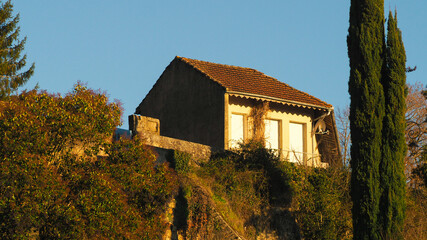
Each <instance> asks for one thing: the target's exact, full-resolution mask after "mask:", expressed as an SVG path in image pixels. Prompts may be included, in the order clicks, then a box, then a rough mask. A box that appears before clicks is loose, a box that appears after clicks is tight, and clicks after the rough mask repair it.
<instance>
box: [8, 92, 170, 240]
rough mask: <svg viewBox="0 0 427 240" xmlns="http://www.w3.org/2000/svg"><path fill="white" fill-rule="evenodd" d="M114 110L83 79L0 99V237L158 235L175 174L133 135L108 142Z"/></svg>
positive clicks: (117, 109) (116, 113) (117, 118)
mask: <svg viewBox="0 0 427 240" xmlns="http://www.w3.org/2000/svg"><path fill="white" fill-rule="evenodd" d="M120 112H121V111H120V106H119V104H118V103H111V102H109V101H108V98H107V97H106V95H105V94H103V93H101V92H97V91H93V90H90V89H87V88H86V87H85V86H83V85H81V84H77V85H76V86H75V88H74V90H73V91H71V92H70V93H68V94H67V95H65V96H64V97H62V96H60V95H55V94H49V93H46V92H43V91H41V92H40V91H36V90H33V91H28V92H23V93H22V94H20V95H18V96H11V97H10V98H9V99H8V100H7V101H2V102H0V132H1V135H0V145H1V151H0V164H1V168H0V238H1V239H21V238H41V239H58V238H61V239H78V238H82V239H123V238H126V239H156V238H160V235H161V234H162V232H164V229H165V227H166V225H165V223H164V221H163V219H162V216H163V212H164V208H165V203H166V202H167V200H168V199H169V198H171V196H172V195H173V193H174V192H175V191H176V175H175V174H174V172H173V171H172V170H170V168H169V167H168V166H167V165H165V164H163V165H157V166H156V164H155V161H156V156H155V155H154V154H153V152H152V151H151V150H150V149H148V148H147V147H146V146H144V145H143V144H142V143H140V142H138V141H131V140H121V141H118V142H114V143H111V141H110V139H111V136H112V133H113V130H114V128H115V127H116V126H117V125H118V124H119V123H120ZM101 150H102V151H103V152H105V153H107V154H104V155H103V156H102V157H100V156H99V155H98V153H99V152H100V151H101Z"/></svg>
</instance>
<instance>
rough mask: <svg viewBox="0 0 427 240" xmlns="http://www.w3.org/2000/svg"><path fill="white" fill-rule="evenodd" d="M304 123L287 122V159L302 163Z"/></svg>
mask: <svg viewBox="0 0 427 240" xmlns="http://www.w3.org/2000/svg"><path fill="white" fill-rule="evenodd" d="M303 135H304V125H303V124H300V123H289V150H290V152H289V161H291V162H299V163H303V161H304V159H303V157H304V155H303V152H304V138H303Z"/></svg>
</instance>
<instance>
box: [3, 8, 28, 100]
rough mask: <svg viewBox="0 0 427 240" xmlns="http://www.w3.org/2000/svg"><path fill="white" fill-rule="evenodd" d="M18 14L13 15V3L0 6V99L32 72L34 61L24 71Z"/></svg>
mask: <svg viewBox="0 0 427 240" xmlns="http://www.w3.org/2000/svg"><path fill="white" fill-rule="evenodd" d="M18 23H19V14H17V15H16V16H13V5H12V3H11V1H10V0H9V1H7V2H5V3H3V4H2V5H1V6H0V99H4V98H5V97H7V96H9V95H10V94H11V93H12V92H13V91H15V90H17V89H18V87H20V86H22V85H23V84H25V83H26V82H27V81H28V79H29V78H30V77H31V76H32V75H33V73H34V63H33V64H32V65H31V67H30V68H28V69H27V70H25V71H21V70H22V69H23V67H25V65H26V59H27V55H25V54H24V55H23V56H22V57H21V52H22V50H24V46H25V42H26V38H24V39H23V40H19V30H20V28H19V26H18Z"/></svg>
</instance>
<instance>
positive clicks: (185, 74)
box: [135, 56, 340, 166]
mask: <svg viewBox="0 0 427 240" xmlns="http://www.w3.org/2000/svg"><path fill="white" fill-rule="evenodd" d="M260 112H261V113H262V117H261V118H260V117H259V116H258V115H256V114H258V113H260ZM135 114H139V115H142V116H146V117H150V118H154V119H158V120H159V122H160V124H159V125H160V129H159V130H160V134H161V135H162V136H166V137H170V138H176V139H181V140H185V141H189V142H194V143H199V144H203V145H208V146H211V147H212V148H214V149H230V148H235V147H238V144H237V143H238V142H243V141H248V140H249V139H251V138H254V137H255V136H258V135H259V133H260V132H261V133H262V134H261V135H262V139H263V141H265V145H266V147H268V148H271V149H274V150H275V151H277V152H278V154H280V155H281V156H282V157H283V158H285V159H287V160H289V161H293V162H300V163H304V164H307V165H311V166H313V165H314V166H323V165H326V164H327V163H329V164H330V163H332V162H334V161H336V162H337V163H338V162H340V161H339V158H340V149H339V142H338V135H337V134H338V133H337V130H336V124H335V117H334V108H333V106H332V105H330V104H328V103H326V102H324V101H322V100H320V99H318V98H315V97H313V96H311V95H309V94H307V93H305V92H302V91H299V90H297V89H295V88H293V87H291V86H289V85H287V84H285V83H283V82H280V81H278V80H277V79H275V78H272V77H270V76H267V75H265V74H263V73H262V72H259V71H257V70H255V69H251V68H245V67H237V66H230V65H224V64H217V63H212V62H206V61H200V60H195V59H189V58H184V57H179V56H177V57H175V59H173V61H172V62H171V63H170V64H169V66H167V67H166V69H165V70H164V72H163V73H162V75H161V76H160V78H159V79H158V80H157V82H156V83H155V84H154V86H153V88H152V89H151V90H150V91H149V93H148V94H147V96H146V97H145V98H144V99H143V100H142V102H141V103H140V104H139V106H138V107H137V108H136V111H135ZM257 116H258V117H257ZM257 119H258V120H257ZM257 132H258V133H257Z"/></svg>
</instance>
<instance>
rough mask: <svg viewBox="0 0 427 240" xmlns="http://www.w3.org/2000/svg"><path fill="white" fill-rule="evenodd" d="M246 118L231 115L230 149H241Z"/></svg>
mask: <svg viewBox="0 0 427 240" xmlns="http://www.w3.org/2000/svg"><path fill="white" fill-rule="evenodd" d="M243 120H244V116H243V115H240V114H231V128H230V132H231V139H230V148H237V147H239V143H241V142H243V140H244V128H243Z"/></svg>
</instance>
